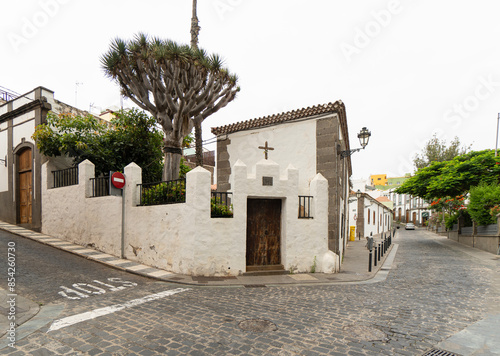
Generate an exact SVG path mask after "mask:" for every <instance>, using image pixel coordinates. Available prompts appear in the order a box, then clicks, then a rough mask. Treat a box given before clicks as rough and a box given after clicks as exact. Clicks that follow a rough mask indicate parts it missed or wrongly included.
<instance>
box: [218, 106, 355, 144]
mask: <svg viewBox="0 0 500 356" xmlns="http://www.w3.org/2000/svg"><path fill="white" fill-rule="evenodd" d="M330 112H332V113H333V112H336V113H339V114H340V113H341V112H345V106H344V103H343V102H342V101H340V100H337V101H336V102H334V103H328V104H323V105H316V106H312V107H307V108H302V109H298V110H292V111H288V112H284V113H281V114H274V115H269V116H264V117H259V118H257V119H252V120H247V121H240V122H237V123H235V124H230V125H225V126H219V127H212V133H213V134H214V135H223V134H229V133H232V132H237V131H243V130H249V129H254V128H259V127H264V126H271V125H278V124H281V123H284V122H289V121H294V120H298V119H303V118H307V117H311V116H316V115H321V114H326V113H330Z"/></svg>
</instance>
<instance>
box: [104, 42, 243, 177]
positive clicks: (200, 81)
mask: <svg viewBox="0 0 500 356" xmlns="http://www.w3.org/2000/svg"><path fill="white" fill-rule="evenodd" d="M101 64H102V67H103V69H104V72H105V73H106V75H107V76H108V77H110V78H111V79H112V80H114V81H116V82H117V83H118V84H119V85H120V88H121V93H122V95H123V96H125V97H128V98H130V99H131V100H132V101H133V102H134V103H135V104H137V106H139V107H140V108H142V109H143V110H146V111H148V112H150V113H151V115H153V116H154V117H155V119H156V120H157V122H158V123H159V124H160V125H161V127H162V128H163V132H164V134H165V140H164V155H165V164H164V168H163V179H164V180H172V179H177V178H178V176H179V166H180V160H181V155H182V140H183V138H184V136H186V135H188V134H189V133H190V132H191V131H192V129H193V127H194V126H195V125H198V124H199V125H200V126H201V123H202V122H203V120H205V119H206V118H207V117H208V116H210V115H212V114H213V113H215V112H217V111H218V110H220V109H222V108H223V107H225V106H226V105H227V104H228V103H229V102H231V101H232V100H234V98H235V97H236V93H237V92H238V91H239V90H240V88H239V86H238V85H237V83H238V78H237V76H236V75H234V74H231V73H230V72H229V70H228V69H227V68H224V67H223V61H222V59H221V57H220V56H219V55H217V54H208V53H207V52H206V51H204V50H203V49H199V48H191V47H190V46H188V45H181V44H177V43H176V42H174V41H170V40H162V39H159V38H156V37H155V38H150V37H148V36H147V35H145V34H142V33H139V34H137V35H136V36H135V37H134V39H133V40H130V41H125V40H122V39H119V38H117V39H115V40H113V41H112V42H111V45H110V49H109V50H108V52H107V53H105V54H104V55H103V56H102V57H101Z"/></svg>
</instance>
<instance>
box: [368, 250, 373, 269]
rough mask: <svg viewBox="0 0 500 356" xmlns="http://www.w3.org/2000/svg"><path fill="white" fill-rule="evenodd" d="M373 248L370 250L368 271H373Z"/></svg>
mask: <svg viewBox="0 0 500 356" xmlns="http://www.w3.org/2000/svg"><path fill="white" fill-rule="evenodd" d="M372 259H373V258H372V250H370V254H369V255H368V272H371V271H372Z"/></svg>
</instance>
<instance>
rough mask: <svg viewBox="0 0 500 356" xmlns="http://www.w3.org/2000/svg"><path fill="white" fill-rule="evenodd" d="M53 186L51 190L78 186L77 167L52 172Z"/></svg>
mask: <svg viewBox="0 0 500 356" xmlns="http://www.w3.org/2000/svg"><path fill="white" fill-rule="evenodd" d="M52 176H53V181H54V185H53V187H52V188H61V187H67V186H70V185H76V184H78V167H71V168H66V169H60V170H57V171H52Z"/></svg>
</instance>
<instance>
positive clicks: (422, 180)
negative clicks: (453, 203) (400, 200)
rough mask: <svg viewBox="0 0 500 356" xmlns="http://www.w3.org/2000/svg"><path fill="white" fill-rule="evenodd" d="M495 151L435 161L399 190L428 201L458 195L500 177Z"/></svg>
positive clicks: (478, 152)
mask: <svg viewBox="0 0 500 356" xmlns="http://www.w3.org/2000/svg"><path fill="white" fill-rule="evenodd" d="M494 153H495V152H494V151H493V150H484V151H472V152H469V153H466V154H463V155H460V156H457V157H455V158H453V159H452V160H450V161H446V162H432V163H431V164H430V166H428V167H424V168H421V169H419V170H418V171H417V172H416V173H415V175H413V176H412V177H411V178H409V179H407V180H406V181H405V182H404V183H403V184H402V185H401V187H399V188H398V189H397V190H396V192H397V193H398V194H410V195H413V196H418V197H422V198H424V199H427V200H432V199H436V198H446V197H456V196H459V195H463V194H465V193H467V192H469V191H470V189H471V187H475V186H477V185H479V184H480V183H486V184H493V183H498V182H499V180H500V157H495V156H494Z"/></svg>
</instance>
